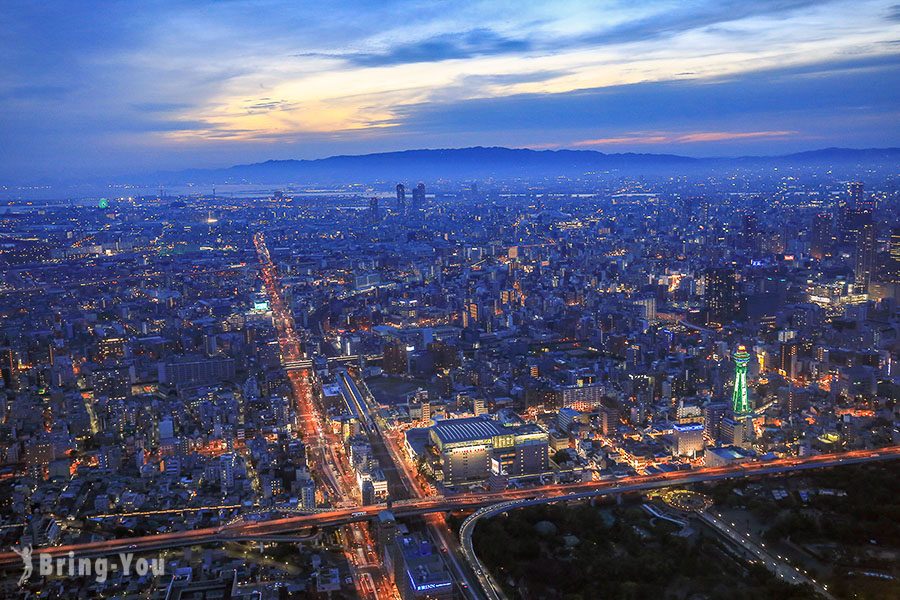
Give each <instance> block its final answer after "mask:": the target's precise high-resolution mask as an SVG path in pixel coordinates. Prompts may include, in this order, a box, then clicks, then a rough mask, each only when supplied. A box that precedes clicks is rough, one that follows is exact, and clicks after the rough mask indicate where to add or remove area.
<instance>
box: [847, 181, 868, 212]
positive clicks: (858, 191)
mask: <svg viewBox="0 0 900 600" xmlns="http://www.w3.org/2000/svg"><path fill="white" fill-rule="evenodd" d="M864 201H865V188H864V187H863V184H862V182H861V181H851V182H850V183H848V184H847V204H849V205H850V208H856V209H861V208H863V206H862V204H863V202H864Z"/></svg>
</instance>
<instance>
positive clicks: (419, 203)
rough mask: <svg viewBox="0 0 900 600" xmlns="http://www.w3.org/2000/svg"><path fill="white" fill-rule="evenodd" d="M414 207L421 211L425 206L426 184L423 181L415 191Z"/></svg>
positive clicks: (413, 194) (413, 197)
mask: <svg viewBox="0 0 900 600" xmlns="http://www.w3.org/2000/svg"><path fill="white" fill-rule="evenodd" d="M412 206H413V209H415V210H419V209H421V208H422V207H423V206H425V184H424V183H422V182H421V181H420V182H419V183H418V184H417V185H416V187H415V188H414V189H413V193H412Z"/></svg>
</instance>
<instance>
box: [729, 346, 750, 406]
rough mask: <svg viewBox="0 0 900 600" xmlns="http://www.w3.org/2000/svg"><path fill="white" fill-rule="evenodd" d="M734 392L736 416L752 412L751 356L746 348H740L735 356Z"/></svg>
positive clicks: (733, 399)
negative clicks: (749, 371)
mask: <svg viewBox="0 0 900 600" xmlns="http://www.w3.org/2000/svg"><path fill="white" fill-rule="evenodd" d="M733 358H734V391H733V392H732V394H731V409H732V411H733V412H734V414H735V415H746V414H747V413H749V412H750V394H749V391H748V389H747V364H748V363H749V362H750V354H749V353H748V352H747V349H746V348H744V346H738V347H737V350H736V351H735V353H734V355H733Z"/></svg>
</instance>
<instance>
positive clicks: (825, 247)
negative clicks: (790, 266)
mask: <svg viewBox="0 0 900 600" xmlns="http://www.w3.org/2000/svg"><path fill="white" fill-rule="evenodd" d="M831 223H832V218H831V215H830V214H829V213H819V214H817V215H816V217H815V219H813V226H812V239H811V240H810V244H809V251H810V254H812V256H813V258H815V259H816V260H822V259H823V258H825V257H826V256H828V255H829V254H831V249H832V242H833V238H832V228H831Z"/></svg>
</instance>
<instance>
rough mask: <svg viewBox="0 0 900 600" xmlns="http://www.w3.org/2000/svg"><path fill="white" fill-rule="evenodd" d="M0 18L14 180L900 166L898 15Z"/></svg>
mask: <svg viewBox="0 0 900 600" xmlns="http://www.w3.org/2000/svg"><path fill="white" fill-rule="evenodd" d="M895 2H896V0H894V1H887V2H885V1H867V0H861V1H846V2H841V1H836V2H827V1H823V0H816V1H806V0H772V1H754V2H748V1H730V0H722V1H709V2H705V1H702V0H698V1H692V2H656V1H654V2H635V1H633V0H632V1H628V2H618V1H605V2H572V1H566V0H563V1H554V2H523V1H521V0H520V1H519V2H509V3H506V2H462V1H454V2H443V1H441V2H436V1H433V2H399V1H391V0H383V1H376V2H353V1H350V2H340V3H338V2H324V1H322V2H309V3H301V2H279V1H275V0H271V1H268V0H261V1H252V2H251V1H237V0H234V1H221V2H202V1H199V0H196V1H195V0H182V1H153V0H150V1H147V2H131V1H122V2H13V1H11V0H0V11H2V14H3V20H2V23H0V52H2V55H3V57H4V58H3V60H2V61H0V99H2V100H0V107H2V115H3V116H2V118H0V158H2V161H0V178H2V180H3V181H23V180H28V179H33V178H40V177H46V176H78V177H81V176H106V175H118V174H123V173H146V172H152V171H154V170H158V169H180V168H187V167H205V166H227V165H230V164H234V163H247V162H254V161H259V160H266V159H270V158H318V157H323V156H329V155H333V154H356V153H364V152H379V151H389V150H400V149H409V148H436V147H462V146H472V145H503V146H514V147H530V148H580V149H596V150H601V151H604V152H624V151H639V152H671V153H678V154H685V155H689V156H719V155H738V154H772V153H785V152H792V151H796V150H807V149H814V148H823V147H828V146H842V147H857V148H859V147H885V146H896V145H900V135H898V134H900V114H898V113H900V106H898V99H900V52H898V50H900V4H896V3H895Z"/></svg>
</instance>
